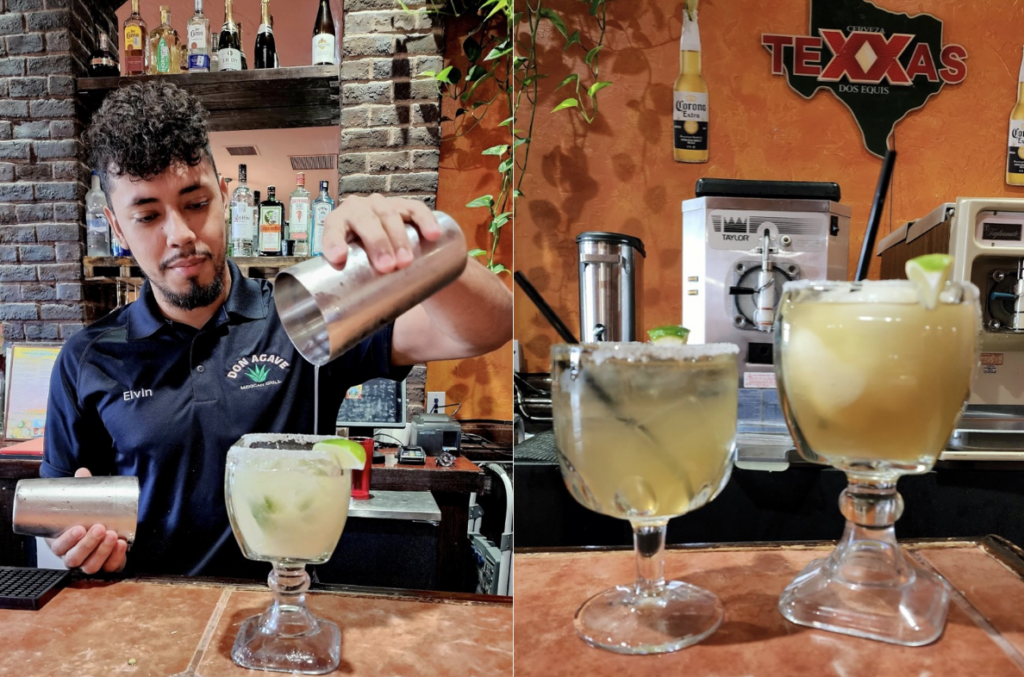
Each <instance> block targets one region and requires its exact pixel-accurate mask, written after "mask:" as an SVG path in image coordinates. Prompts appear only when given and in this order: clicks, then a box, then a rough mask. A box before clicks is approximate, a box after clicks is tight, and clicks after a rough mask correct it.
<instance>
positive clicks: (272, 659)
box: [231, 615, 341, 675]
mask: <svg viewBox="0 0 1024 677" xmlns="http://www.w3.org/2000/svg"><path fill="white" fill-rule="evenodd" d="M262 619H263V615H257V616H250V617H249V618H247V619H245V621H244V622H243V623H242V627H241V628H239V630H238V637H236V638H235V645H234V647H232V649H231V658H232V660H234V661H235V663H236V664H237V665H240V666H241V667H243V668H249V669H250V670H272V671H274V672H293V673H294V672H297V673H299V674H304V675H323V674H326V673H328V672H331V671H332V670H334V669H336V668H337V667H338V663H339V662H340V660H341V631H340V630H338V626H337V625H335V624H334V623H332V622H331V621H325V620H323V619H319V618H318V619H316V626H315V627H314V628H313V629H312V630H309V631H307V632H304V633H302V634H295V635H289V634H270V633H268V632H267V630H266V629H265V628H264V627H263V625H264V624H263V623H262Z"/></svg>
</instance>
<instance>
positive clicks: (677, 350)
mask: <svg viewBox="0 0 1024 677" xmlns="http://www.w3.org/2000/svg"><path fill="white" fill-rule="evenodd" d="M739 352H740V349H739V346H737V345H736V344H735V343H701V344H684V345H666V344H663V343H662V344H658V343H641V342H639V341H622V342H613V341H606V342H601V343H558V344H555V345H553V346H552V347H551V356H552V357H556V356H560V355H574V354H575V355H581V356H582V355H586V356H587V358H588V359H589V360H591V361H593V362H594V363H595V364H600V363H601V362H604V361H605V360H622V361H626V362H679V361H687V362H699V361H704V360H710V359H713V358H716V357H721V356H735V355H738V354H739Z"/></svg>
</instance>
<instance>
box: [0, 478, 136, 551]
mask: <svg viewBox="0 0 1024 677" xmlns="http://www.w3.org/2000/svg"><path fill="white" fill-rule="evenodd" d="M138 519H139V478H138V477H120V476H119V477H60V478H52V479H33V480H20V481H19V482H18V484H17V486H16V487H15V489H14V519H13V522H14V533H16V534H21V535H23V536H43V537H44V538H56V537H58V536H60V535H61V534H63V533H64V532H65V531H67V530H68V529H70V528H71V527H74V526H77V525H81V526H83V527H85V528H86V529H88V528H89V527H91V526H92V525H94V524H102V525H103V526H105V527H106V528H107V529H110V530H112V531H116V532H117V535H118V538H123V539H124V540H126V541H128V545H129V546H131V544H132V543H133V542H134V541H135V530H136V528H137V526H138Z"/></svg>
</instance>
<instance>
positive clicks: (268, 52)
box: [253, 0, 277, 68]
mask: <svg viewBox="0 0 1024 677" xmlns="http://www.w3.org/2000/svg"><path fill="white" fill-rule="evenodd" d="M260 9H261V10H262V13H263V16H262V21H261V22H260V31H259V33H257V34H256V63H255V64H253V65H254V67H255V68H276V67H277V45H276V44H274V27H273V25H272V24H271V21H270V0H262V2H261V3H260Z"/></svg>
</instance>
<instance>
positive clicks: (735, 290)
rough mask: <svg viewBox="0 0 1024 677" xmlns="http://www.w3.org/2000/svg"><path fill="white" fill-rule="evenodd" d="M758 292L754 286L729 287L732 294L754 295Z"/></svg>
mask: <svg viewBox="0 0 1024 677" xmlns="http://www.w3.org/2000/svg"><path fill="white" fill-rule="evenodd" d="M756 293H757V290H756V289H754V288H753V287H729V295H730V296H753V295H754V294H756Z"/></svg>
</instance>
